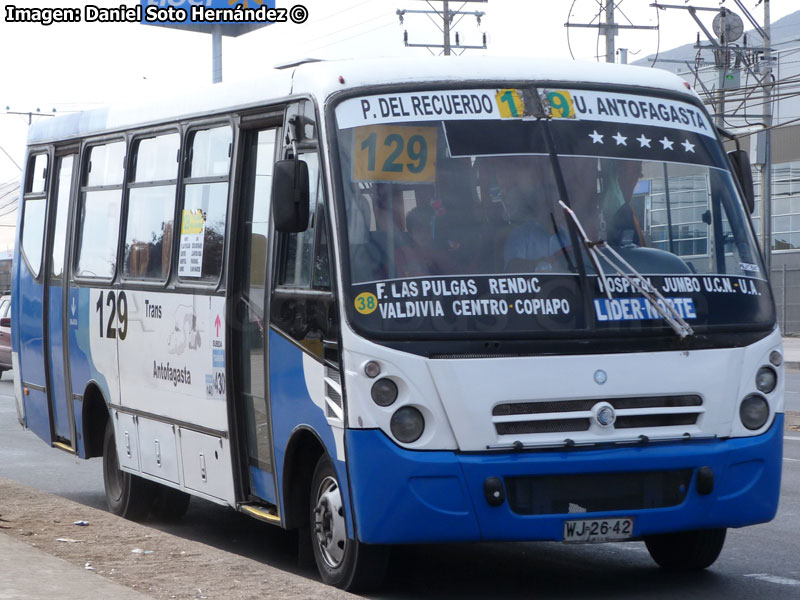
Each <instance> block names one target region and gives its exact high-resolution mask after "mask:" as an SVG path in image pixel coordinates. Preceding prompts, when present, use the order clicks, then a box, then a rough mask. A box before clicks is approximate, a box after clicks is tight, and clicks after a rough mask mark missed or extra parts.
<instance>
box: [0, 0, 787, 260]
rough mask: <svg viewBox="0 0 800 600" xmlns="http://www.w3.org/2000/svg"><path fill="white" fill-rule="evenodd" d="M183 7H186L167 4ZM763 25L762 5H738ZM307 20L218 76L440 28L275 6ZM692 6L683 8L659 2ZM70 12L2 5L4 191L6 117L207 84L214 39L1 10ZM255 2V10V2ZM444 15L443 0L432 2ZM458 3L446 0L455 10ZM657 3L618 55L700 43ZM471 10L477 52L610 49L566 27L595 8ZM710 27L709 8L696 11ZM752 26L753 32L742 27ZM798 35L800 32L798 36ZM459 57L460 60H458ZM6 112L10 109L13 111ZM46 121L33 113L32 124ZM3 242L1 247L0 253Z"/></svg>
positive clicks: (389, 17) (542, 2) (402, 0)
mask: <svg viewBox="0 0 800 600" xmlns="http://www.w3.org/2000/svg"><path fill="white" fill-rule="evenodd" d="M171 1H173V2H176V3H177V2H179V1H180V0H171ZM742 1H743V2H744V5H745V6H746V7H747V8H748V9H749V10H750V11H751V12H752V14H753V15H754V16H755V17H756V19H757V20H758V21H759V22H760V21H761V20H762V19H763V16H764V5H763V2H761V1H760V0H742ZM301 2H302V4H303V5H304V6H305V7H306V8H307V9H308V13H309V18H308V20H307V21H306V22H305V23H304V24H302V25H294V24H291V23H276V24H273V25H270V26H268V27H264V28H262V29H259V30H257V31H254V32H251V33H248V34H245V35H243V36H240V37H238V38H225V39H224V42H223V79H224V80H225V81H234V80H245V79H248V78H253V77H256V76H257V75H258V73H259V72H261V71H263V70H265V69H269V68H271V67H273V66H275V65H277V64H281V63H285V62H288V61H291V60H296V59H299V58H304V57H316V58H325V59H339V58H348V57H358V56H365V55H367V56H420V57H424V56H428V55H429V54H430V52H429V51H428V50H426V49H423V48H407V47H405V46H404V44H403V32H404V31H408V37H409V42H411V43H440V41H441V33H440V32H439V30H438V29H437V27H436V24H435V23H434V22H433V21H432V19H430V18H429V17H427V16H426V15H422V14H412V13H408V14H406V15H405V21H404V23H403V24H402V25H401V24H400V21H399V18H398V16H397V14H396V11H397V9H398V8H405V9H410V10H414V9H416V10H420V9H424V8H428V4H427V3H426V2H425V1H424V0H341V1H339V2H335V1H333V0H296V1H295V0H277V5H278V6H279V7H287V8H288V7H291V6H293V5H294V4H298V3H301ZM93 3H94V4H95V5H97V6H101V7H118V6H120V5H121V4H125V5H127V6H135V5H136V4H137V3H138V2H136V1H134V0H95V2H93ZM664 3H666V4H671V5H686V2H685V0H664ZM9 4H14V5H16V6H18V7H30V8H34V7H74V8H83V6H84V5H85V4H87V3H84V2H77V1H76V0H39V1H37V2H34V1H31V0H15V1H14V2H6V1H5V0H4V1H2V2H0V5H2V10H3V14H2V15H0V57H2V60H0V82H1V83H0V183H3V182H6V181H9V180H11V179H13V178H15V177H18V176H19V174H20V169H19V166H21V165H22V161H23V157H24V145H25V136H26V130H27V126H28V117H27V116H21V115H13V114H7V112H8V111H12V112H23V113H27V112H34V113H39V112H40V113H47V114H53V109H55V113H56V114H64V113H68V112H70V111H76V110H84V109H87V108H94V107H99V106H104V105H108V104H113V103H116V102H122V101H124V102H130V101H132V100H133V101H135V100H137V99H140V98H141V99H146V98H148V97H150V98H152V97H155V96H158V95H160V94H163V93H170V94H173V93H175V92H180V90H182V89H186V88H192V89H194V88H196V87H197V86H198V85H201V84H204V83H209V84H210V83H211V57H212V53H211V36H210V35H207V34H204V33H193V32H186V31H177V30H174V29H169V28H164V27H155V26H149V25H141V24H138V23H62V24H53V25H49V26H44V25H40V24H25V23H9V22H6V21H5V17H6V6H7V5H9ZM251 4H252V3H251ZM433 4H434V5H435V6H436V7H437V8H438V7H440V6H441V3H440V2H434V3H433ZM462 4H464V3H463V2H461V1H459V0H451V10H452V9H458V8H461V6H462ZM650 4H651V0H621V1H620V0H617V5H618V6H617V22H618V23H623V24H629V23H632V24H635V25H656V24H658V25H660V29H659V30H658V31H655V30H643V31H633V30H627V31H622V32H621V34H620V35H619V36H618V37H617V40H616V45H617V47H618V48H627V49H628V50H629V52H630V55H629V61H630V62H633V61H634V60H637V59H640V58H643V57H647V56H651V55H653V54H655V53H656V51H657V50H658V49H659V48H660V49H661V50H666V49H670V48H673V47H675V46H678V45H681V44H685V43H689V42H693V41H694V40H695V38H696V35H697V30H698V28H697V26H696V24H695V23H694V21H692V19H691V17H690V16H689V14H688V11H686V10H678V9H667V10H657V9H655V8H652V7H650ZM689 4H691V5H693V6H696V7H700V6H705V7H719V6H725V7H727V8H730V9H732V10H734V11H736V12H739V11H738V8H737V7H736V5H735V3H734V2H733V0H727V2H724V1H723V2H720V0H706V1H701V0H691V1H690V2H689ZM770 6H771V16H772V21H773V22H774V21H777V20H778V19H779V18H781V17H783V16H785V15H787V14H789V13H791V12H794V11H795V10H798V9H800V3H798V2H797V0H771V2H770ZM463 10H464V11H465V12H473V11H476V10H478V11H483V12H485V13H486V14H485V15H484V16H483V17H482V19H481V23H480V25H479V24H478V23H477V19H476V18H475V17H474V16H473V15H469V14H468V15H465V16H464V17H463V18H462V19H461V20H460V22H458V23H456V24H455V25H454V27H453V31H454V32H459V35H460V40H461V43H462V44H472V45H479V44H480V43H481V38H482V34H483V33H486V35H487V42H488V49H487V50H469V51H467V52H468V54H472V55H475V54H488V55H498V56H512V55H517V56H531V57H554V58H570V56H574V58H575V59H578V60H590V61H592V60H596V55H597V54H598V49H599V53H600V54H602V55H603V56H601V57H600V60H604V54H605V42H604V40H603V38H598V32H597V30H596V29H585V28H566V27H565V26H564V24H565V23H566V22H567V21H570V22H572V23H590V22H594V23H597V16H598V15H597V13H598V10H599V3H598V0H574V2H573V0H489V1H488V2H481V3H476V2H470V3H467V4H465V5H464V6H463ZM700 14H701V15H702V18H703V20H704V21H705V22H706V23H707V24H708V25H709V27H710V23H711V19H712V18H713V16H714V13H712V12H704V13H700ZM747 28H748V29H749V27H747ZM798 37H800V32H798ZM452 60H458V58H457V57H453V58H452ZM6 107H8V109H7V110H6ZM44 118H49V117H44V116H33V117H32V119H33V120H37V119H44ZM3 245H4V244H3V243H2V241H0V250H2V248H3Z"/></svg>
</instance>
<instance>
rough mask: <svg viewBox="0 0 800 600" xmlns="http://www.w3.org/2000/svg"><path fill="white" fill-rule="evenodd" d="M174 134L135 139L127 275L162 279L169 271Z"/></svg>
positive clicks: (175, 153)
mask: <svg viewBox="0 0 800 600" xmlns="http://www.w3.org/2000/svg"><path fill="white" fill-rule="evenodd" d="M179 147H180V136H179V135H178V134H177V133H169V134H166V135H159V136H156V137H152V138H146V139H142V140H138V141H137V142H136V144H135V145H134V148H135V150H134V165H135V168H134V174H133V177H132V178H130V184H129V191H128V218H127V224H126V226H125V259H124V263H123V272H124V273H125V276H126V277H131V278H136V279H152V280H157V281H163V280H165V279H166V278H167V274H168V273H169V263H170V256H171V255H172V252H171V249H172V239H173V229H174V223H173V220H174V215H175V189H176V182H177V178H178V150H179Z"/></svg>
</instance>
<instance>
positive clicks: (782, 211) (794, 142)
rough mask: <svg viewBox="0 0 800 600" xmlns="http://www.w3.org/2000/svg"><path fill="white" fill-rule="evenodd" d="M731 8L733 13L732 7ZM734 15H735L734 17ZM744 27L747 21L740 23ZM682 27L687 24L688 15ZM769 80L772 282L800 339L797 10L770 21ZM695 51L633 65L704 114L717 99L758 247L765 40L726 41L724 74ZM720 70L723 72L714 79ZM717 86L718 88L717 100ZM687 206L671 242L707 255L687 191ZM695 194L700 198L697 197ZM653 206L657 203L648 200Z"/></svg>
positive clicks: (694, 200) (704, 51)
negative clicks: (692, 95)
mask: <svg viewBox="0 0 800 600" xmlns="http://www.w3.org/2000/svg"><path fill="white" fill-rule="evenodd" d="M732 8H733V7H732ZM734 12H735V10H734ZM742 18H743V20H744V23H745V24H748V23H747V20H746V19H744V17H742ZM687 21H688V22H691V19H689V16H688V15H687ZM771 36H772V44H771V48H773V56H774V58H775V60H774V61H773V67H772V76H773V78H774V79H773V81H774V87H773V99H774V100H773V104H772V115H773V116H772V123H773V126H774V129H772V141H771V144H772V149H771V154H772V185H771V187H772V191H771V194H770V198H771V207H772V217H771V222H772V228H771V232H772V233H771V243H770V244H769V247H770V248H771V253H770V258H771V261H770V262H771V269H770V270H771V279H772V287H773V290H774V293H775V301H776V303H777V305H778V311H779V323H780V324H781V328H782V330H783V331H784V332H788V333H800V10H798V11H797V12H795V13H792V14H790V15H787V16H786V17H784V18H782V19H780V20H778V21H775V22H774V23H773V24H772V27H771ZM698 40H699V41H700V43H701V44H700V45H701V46H702V48H698V47H697V44H696V43H695V44H686V45H684V46H679V47H677V48H674V49H672V50H668V51H665V52H660V53H659V54H658V56H657V57H648V58H646V59H642V60H639V61H637V62H636V63H635V64H637V65H640V66H651V65H652V66H655V67H657V68H661V69H665V70H669V71H672V72H674V73H677V74H678V75H680V76H681V77H683V78H684V79H685V80H686V81H687V82H688V83H689V84H691V85H692V87H693V88H694V89H695V91H697V93H698V94H699V95H700V97H701V98H702V99H703V101H704V102H705V103H706V105H707V107H708V109H709V112H710V113H712V114H715V112H716V109H717V106H718V105H719V102H720V99H724V108H723V110H722V111H720V112H721V114H722V116H721V117H720V119H719V122H721V124H722V126H723V127H725V128H726V129H728V130H729V131H731V132H734V133H736V134H737V135H739V136H741V137H740V140H739V141H740V144H741V147H742V148H743V149H745V150H747V151H748V152H749V153H750V158H751V162H752V163H753V180H754V183H755V189H756V206H755V210H754V212H753V226H754V228H755V231H756V234H757V235H758V237H759V243H761V244H762V247H763V242H762V240H761V202H762V197H763V195H762V194H763V190H762V186H761V181H762V179H763V172H764V135H763V133H762V134H760V135H759V133H758V132H759V131H761V130H763V128H764V124H763V115H764V113H765V106H766V104H765V99H764V91H763V89H762V88H761V87H760V86H759V85H758V78H759V77H761V76H762V74H763V71H762V69H763V62H762V61H760V57H761V56H762V53H761V48H762V47H763V41H762V38H761V36H760V35H759V34H758V33H757V32H756V31H754V30H750V31H746V32H743V34H742V35H741V37H738V38H737V39H736V40H735V41H732V42H731V43H730V45H729V48H730V51H729V52H728V56H726V57H725V60H724V64H723V66H722V68H721V69H720V67H719V62H718V61H715V57H714V53H713V51H712V50H711V49H709V48H708V46H710V43H709V40H708V39H707V38H706V37H705V36H704V35H703V34H700V37H699V38H698ZM720 71H722V73H720ZM720 81H724V82H725V83H724V85H723V86H722V90H723V92H722V93H720V85H719V84H720ZM684 192H685V197H686V202H685V204H684V207H683V208H682V209H681V211H680V213H679V214H676V215H673V221H672V223H673V229H674V235H675V236H676V238H677V239H680V240H681V242H682V244H683V245H684V246H687V247H692V248H693V249H694V250H693V251H694V252H702V250H703V249H704V248H707V239H708V226H707V225H705V223H704V222H703V212H705V210H706V207H707V202H706V201H705V199H704V198H702V197H700V196H702V193H700V192H698V190H685V191H684ZM653 193H654V194H655V190H654V191H653ZM698 193H700V196H698ZM646 200H647V201H653V202H657V198H656V197H655V196H654V197H653V198H648V199H646Z"/></svg>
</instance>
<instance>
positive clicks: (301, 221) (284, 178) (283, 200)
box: [272, 158, 311, 233]
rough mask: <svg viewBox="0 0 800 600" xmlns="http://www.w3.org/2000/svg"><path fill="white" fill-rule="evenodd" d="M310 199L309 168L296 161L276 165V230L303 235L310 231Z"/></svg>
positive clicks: (273, 196) (273, 200)
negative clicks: (304, 232)
mask: <svg viewBox="0 0 800 600" xmlns="http://www.w3.org/2000/svg"><path fill="white" fill-rule="evenodd" d="M310 197H311V194H310V192H309V183H308V165H307V164H306V163H305V162H303V161H302V160H299V159H296V158H295V159H289V160H279V161H278V162H276V163H275V169H274V171H273V173H272V218H273V219H275V229H276V231H282V232H284V233H299V232H301V231H305V230H306V229H308V205H309V200H310Z"/></svg>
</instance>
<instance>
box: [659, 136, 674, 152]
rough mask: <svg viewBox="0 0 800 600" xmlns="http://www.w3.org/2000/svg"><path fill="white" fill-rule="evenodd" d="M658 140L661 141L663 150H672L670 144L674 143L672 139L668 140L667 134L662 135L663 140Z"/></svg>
mask: <svg viewBox="0 0 800 600" xmlns="http://www.w3.org/2000/svg"><path fill="white" fill-rule="evenodd" d="M658 141H659V142H661V145H662V146H663V150H672V144H674V143H675V142H673V141H672V140H668V139H667V136H664V139H663V140H658Z"/></svg>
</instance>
